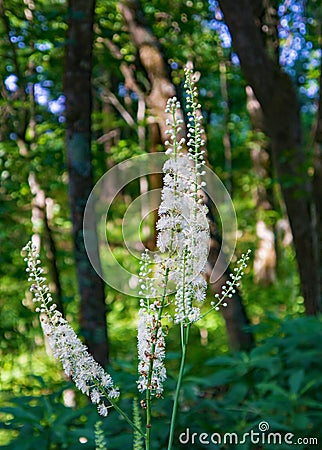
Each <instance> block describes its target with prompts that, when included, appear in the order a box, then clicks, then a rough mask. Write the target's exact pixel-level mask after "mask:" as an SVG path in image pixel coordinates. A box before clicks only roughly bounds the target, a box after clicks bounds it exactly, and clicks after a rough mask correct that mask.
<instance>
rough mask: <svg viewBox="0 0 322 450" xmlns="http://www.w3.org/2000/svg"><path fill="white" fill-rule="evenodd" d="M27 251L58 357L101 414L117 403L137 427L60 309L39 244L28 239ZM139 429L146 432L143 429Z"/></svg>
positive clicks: (36, 294)
mask: <svg viewBox="0 0 322 450" xmlns="http://www.w3.org/2000/svg"><path fill="white" fill-rule="evenodd" d="M23 252H24V253H25V255H26V256H25V258H24V260H25V262H26V264H27V268H26V272H27V273H28V281H29V282H31V286H30V292H31V293H32V295H33V302H34V303H36V304H37V307H36V312H38V313H40V322H41V325H42V329H43V332H44V335H45V336H46V338H47V340H48V344H49V346H50V348H51V350H52V352H53V355H54V357H55V358H57V359H59V361H60V362H61V363H62V366H63V369H64V371H65V373H66V375H67V376H68V377H71V379H72V380H73V381H74V383H75V385H76V387H77V388H78V389H79V390H80V391H81V392H83V393H84V394H86V395H87V396H88V397H89V398H90V400H91V401H92V403H94V404H96V405H97V410H98V413H99V414H100V415H102V416H107V414H108V410H109V408H110V407H111V406H113V407H114V408H115V409H116V410H117V411H118V412H119V413H120V414H122V416H123V417H124V418H125V420H126V421H127V422H128V423H129V424H130V425H131V426H132V427H133V428H134V429H135V430H136V426H135V425H134V424H133V422H132V421H131V420H130V419H129V417H128V416H127V415H126V414H125V413H124V412H123V411H122V410H121V409H120V408H119V407H118V405H117V403H116V400H117V399H118V397H119V395H120V392H119V389H118V387H117V386H115V385H114V381H113V379H112V377H111V375H109V374H108V373H107V372H105V370H104V369H103V367H101V366H100V365H99V364H98V363H97V362H96V361H95V359H94V358H93V357H92V356H91V355H90V354H89V353H88V350H87V347H86V346H85V345H84V344H82V342H81V341H80V340H79V338H78V337H77V335H76V333H75V332H74V330H73V329H72V327H71V326H70V325H69V323H68V322H67V320H65V319H64V318H63V317H62V314H61V313H60V312H59V311H58V310H57V309H56V308H57V306H56V305H55V303H53V301H52V296H51V294H50V290H49V287H48V286H47V284H46V278H45V277H44V270H43V268H42V267H41V261H40V259H39V255H38V254H37V251H36V247H35V246H34V245H33V244H32V243H31V242H28V244H27V245H26V246H25V247H24V248H23ZM137 431H138V432H140V433H141V434H142V432H141V430H137Z"/></svg>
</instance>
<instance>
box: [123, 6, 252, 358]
mask: <svg viewBox="0 0 322 450" xmlns="http://www.w3.org/2000/svg"><path fill="white" fill-rule="evenodd" d="M119 8H120V11H121V12H122V15H123V18H124V21H125V23H126V25H127V27H128V30H129V32H130V33H131V37H132V39H133V42H134V43H135V45H136V46H137V49H138V56H139V61H140V64H141V66H142V67H143V68H144V69H145V71H146V75H147V78H148V80H149V82H150V91H149V92H148V93H147V97H146V102H147V105H148V107H149V108H150V113H151V115H152V116H153V117H154V120H155V123H156V124H157V125H158V127H159V133H157V131H156V129H155V127H153V128H152V129H151V133H150V137H152V139H153V146H154V147H155V146H156V139H158V137H160V144H162V143H164V142H165V141H166V140H167V139H168V135H167V134H165V131H166V130H167V128H168V127H167V125H166V119H167V118H168V117H167V114H166V113H165V112H164V110H165V106H166V103H167V100H168V98H169V97H171V96H174V95H176V89H175V86H174V85H173V83H172V81H171V77H170V71H169V67H168V65H167V63H166V59H165V57H164V55H163V52H162V49H161V47H160V44H159V41H158V40H157V39H156V37H155V36H154V35H153V34H152V32H151V30H150V29H149V28H148V26H147V24H146V22H145V20H144V16H143V12H142V10H141V7H140V3H139V2H138V1H137V0H122V1H121V2H120V4H119ZM182 115H183V113H182ZM184 133H185V130H184V129H183V130H182V135H183V136H184ZM212 219H213V218H211V220H212ZM212 224H214V221H213V220H212ZM210 246H211V250H210V254H209V259H208V263H209V266H210V267H213V266H214V264H215V263H216V261H217V257H218V250H220V240H218V236H217V235H216V234H213V235H212V239H211V242H210ZM210 272H211V271H210ZM229 274H230V272H229V269H227V270H226V271H225V273H224V274H223V275H222V277H221V278H220V279H219V280H218V281H217V282H216V283H212V284H211V288H212V290H213V292H214V293H221V288H222V286H223V285H224V284H225V283H226V282H227V280H229ZM222 314H223V316H224V319H225V322H226V327H227V333H228V339H229V342H230V346H231V349H232V350H242V349H244V350H247V349H249V348H251V347H252V346H253V344H254V339H253V336H252V333H251V332H250V331H249V330H245V328H246V327H247V326H248V325H249V320H248V318H247V315H246V310H245V308H244V305H243V303H242V299H241V296H240V294H239V293H237V292H236V294H235V295H234V296H233V298H232V299H230V302H229V307H228V308H222Z"/></svg>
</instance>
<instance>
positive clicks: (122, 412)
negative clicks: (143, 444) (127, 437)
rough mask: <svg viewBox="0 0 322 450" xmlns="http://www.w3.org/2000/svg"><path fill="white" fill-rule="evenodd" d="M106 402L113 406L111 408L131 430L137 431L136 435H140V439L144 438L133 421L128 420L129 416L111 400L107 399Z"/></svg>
mask: <svg viewBox="0 0 322 450" xmlns="http://www.w3.org/2000/svg"><path fill="white" fill-rule="evenodd" d="M108 401H109V402H110V403H111V405H112V406H113V408H114V409H115V410H116V411H117V412H118V413H119V414H120V415H121V416H122V417H124V419H125V420H126V422H127V423H128V424H129V425H130V426H131V428H133V430H135V431H137V432H138V433H140V435H141V436H142V437H144V438H145V434H144V433H143V432H142V430H140V428H139V427H137V426H136V425H135V423H133V421H132V420H131V419H130V418H129V416H128V415H127V414H126V413H125V412H124V411H123V410H122V409H121V408H120V407H119V406H118V405H117V403H116V402H114V400H112V399H111V398H108Z"/></svg>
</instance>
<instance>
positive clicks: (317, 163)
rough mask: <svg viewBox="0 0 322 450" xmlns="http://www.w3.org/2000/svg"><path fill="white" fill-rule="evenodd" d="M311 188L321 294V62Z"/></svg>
mask: <svg viewBox="0 0 322 450" xmlns="http://www.w3.org/2000/svg"><path fill="white" fill-rule="evenodd" d="M321 26H322V24H321ZM321 39H322V38H321ZM313 187H314V198H315V206H316V223H317V229H318V238H319V254H320V285H321V293H322V62H321V74H320V96H319V104H318V112H317V120H316V131H315V148H314V178H313Z"/></svg>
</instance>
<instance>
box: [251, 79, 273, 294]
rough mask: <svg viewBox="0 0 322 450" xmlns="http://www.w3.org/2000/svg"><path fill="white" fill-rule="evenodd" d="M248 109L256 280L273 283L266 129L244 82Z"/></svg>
mask: <svg viewBox="0 0 322 450" xmlns="http://www.w3.org/2000/svg"><path fill="white" fill-rule="evenodd" d="M246 96H247V110H248V113H249V116H250V121H251V124H252V129H253V132H254V137H253V138H252V141H251V151H250V155H251V159H252V163H253V169H254V172H255V174H256V186H255V203H256V215H257V223H256V234H257V239H258V245H257V249H256V252H255V256H254V278H255V282H257V283H261V284H265V285H268V284H272V283H273V282H274V281H275V279H276V249H275V233H274V227H273V225H272V224H269V223H267V221H265V211H272V210H273V192H272V189H267V188H266V186H265V180H267V179H268V178H270V177H271V170H270V169H271V157H270V154H271V152H270V151H269V150H270V149H269V148H268V144H267V142H266V141H267V139H265V138H264V139H263V133H265V129H264V123H263V114H262V109H261V106H260V104H259V102H258V101H257V99H256V97H255V96H254V93H253V90H252V88H251V87H250V86H246Z"/></svg>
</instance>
